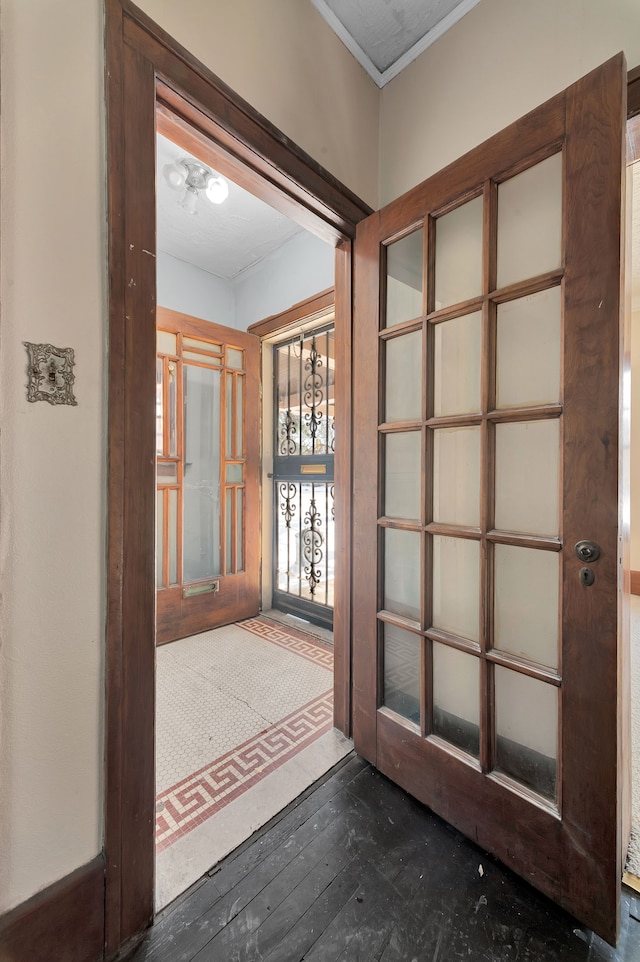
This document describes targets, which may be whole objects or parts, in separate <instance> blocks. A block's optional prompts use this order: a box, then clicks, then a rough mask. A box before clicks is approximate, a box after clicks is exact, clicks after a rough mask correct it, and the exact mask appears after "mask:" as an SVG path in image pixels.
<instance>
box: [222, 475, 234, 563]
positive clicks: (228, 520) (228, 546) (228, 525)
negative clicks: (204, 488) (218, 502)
mask: <svg viewBox="0 0 640 962" xmlns="http://www.w3.org/2000/svg"><path fill="white" fill-rule="evenodd" d="M232 511H233V488H227V490H226V492H225V529H226V532H225V565H224V570H225V574H230V573H231V572H233V547H232V546H233V513H232Z"/></svg>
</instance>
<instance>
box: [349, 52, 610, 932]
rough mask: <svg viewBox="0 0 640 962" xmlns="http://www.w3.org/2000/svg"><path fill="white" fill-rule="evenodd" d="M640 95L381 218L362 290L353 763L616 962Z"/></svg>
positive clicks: (519, 130) (597, 85) (572, 121)
mask: <svg viewBox="0 0 640 962" xmlns="http://www.w3.org/2000/svg"><path fill="white" fill-rule="evenodd" d="M625 85H626V75H625V71H624V62H623V57H622V56H620V57H617V58H614V59H613V60H612V61H610V62H609V63H607V64H605V65H604V66H603V67H602V68H600V69H599V70H597V71H595V72H593V73H592V74H590V75H589V76H587V77H586V78H584V79H583V80H582V81H580V82H579V83H577V84H575V85H574V86H572V87H570V88H569V89H568V90H567V91H565V92H564V93H563V94H561V95H558V96H557V97H555V98H554V99H553V100H551V101H550V102H549V103H547V104H545V105H544V106H542V107H540V108H539V109H537V110H535V111H533V112H532V113H531V114H529V115H528V116H526V117H524V118H523V119H522V120H520V121H518V122H517V123H516V124H514V125H512V126H511V127H509V128H507V129H506V130H505V131H503V132H501V133H500V134H498V135H496V136H495V137H493V138H492V139H491V140H489V141H487V142H486V143H485V144H483V145H482V146H481V147H479V148H477V149H475V150H473V151H472V152H470V153H469V154H467V155H466V156H465V157H463V158H462V159H461V160H459V161H458V162H456V163H454V164H452V165H450V166H449V167H447V168H446V169H445V170H443V171H441V172H440V173H438V174H436V175H435V176H433V177H431V178H430V179H429V180H427V181H426V182H425V183H423V184H421V185H420V186H418V187H416V188H415V189H414V190H412V191H410V192H409V193H408V194H406V195H404V196H403V197H401V198H400V199H398V200H397V201H394V202H393V203H391V204H390V205H389V206H388V207H385V208H384V209H383V210H382V211H379V212H377V213H376V214H373V215H371V216H370V217H369V218H367V219H366V220H365V221H363V222H362V223H361V224H360V225H359V226H358V234H357V240H356V266H355V305H356V307H355V311H356V316H355V326H354V327H355V350H354V390H355V404H354V411H355V415H354V571H355V574H354V608H353V611H354V662H353V679H354V738H355V745H356V749H357V750H358V751H359V752H360V753H361V754H362V755H364V756H365V757H366V758H368V759H370V760H371V761H372V762H373V763H374V764H376V765H377V767H378V768H379V769H380V770H381V771H382V772H384V773H385V774H386V775H388V776H389V777H390V778H392V779H393V780H394V781H396V782H398V783H399V784H400V785H402V786H403V787H404V788H405V789H407V790H408V791H409V792H411V793H412V794H413V795H415V796H416V797H417V798H419V799H421V800H422V801H423V802H425V803H426V804H427V805H429V806H430V807H431V808H432V809H433V810H434V811H435V812H437V813H438V814H440V815H441V816H443V817H444V818H445V819H447V821H449V822H451V823H452V824H453V825H455V826H457V827H458V828H459V829H461V830H462V831H463V832H464V833H465V834H467V835H469V836H470V837H471V838H473V839H475V840H477V841H478V843H479V844H480V845H481V846H483V847H484V848H486V849H488V850H489V851H490V852H492V853H494V854H495V855H497V856H498V857H499V858H500V859H501V860H502V861H503V862H505V863H506V864H507V865H509V866H511V867H512V868H513V869H514V870H515V871H516V872H518V873H519V874H521V875H522V876H524V877H525V878H527V879H529V880H530V881H531V882H532V884H533V885H535V886H536V887H537V888H539V889H541V890H542V891H543V892H545V893H547V894H548V895H549V896H550V897H551V898H553V899H554V900H556V901H557V902H559V903H560V904H561V905H563V906H564V907H565V908H567V909H568V910H569V911H570V912H572V913H573V914H574V915H576V916H577V917H578V918H579V919H580V920H581V921H582V922H584V923H586V924H587V925H589V926H590V927H591V928H593V929H595V930H596V931H597V932H599V933H600V934H601V935H603V936H604V937H605V938H607V939H608V940H610V941H613V940H615V937H616V927H617V916H618V906H619V894H620V876H621V858H622V851H623V848H624V839H622V841H621V836H622V835H623V834H624V828H623V824H622V820H621V809H620V806H621V784H622V780H623V774H624V772H623V769H624V764H625V763H624V759H623V758H622V757H621V744H622V742H621V735H620V715H619V712H618V697H619V696H620V697H621V692H620V690H619V685H620V681H619V675H618V667H619V663H620V651H619V648H620V647H621V644H620V641H619V638H620V634H619V611H618V606H619V594H618V591H619V585H620V584H621V575H620V570H621V568H620V564H621V562H620V557H621V553H620V551H621V549H620V542H619V525H618V493H619V444H618V431H619V428H618V425H619V403H620V382H621V368H620V339H621V334H620V330H621V328H620V294H619V292H620V238H621V235H620V221H621V191H622V187H621V185H622V175H623V133H624V119H625V108H624V96H625ZM585 540H588V541H592V542H595V543H597V545H598V549H593V551H592V553H591V554H590V553H589V550H587V549H585V550H584V551H583V553H582V554H581V553H580V550H579V549H577V548H576V546H577V544H578V543H579V542H581V541H585ZM598 550H599V556H597V552H598ZM596 556H597V557H596ZM426 857H428V853H426Z"/></svg>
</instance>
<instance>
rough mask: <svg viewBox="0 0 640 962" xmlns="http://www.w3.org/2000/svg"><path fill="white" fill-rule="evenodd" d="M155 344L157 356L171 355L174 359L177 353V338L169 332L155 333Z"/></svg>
mask: <svg viewBox="0 0 640 962" xmlns="http://www.w3.org/2000/svg"><path fill="white" fill-rule="evenodd" d="M156 344H157V348H158V354H173V355H174V357H175V355H176V354H177V353H178V349H177V337H176V335H175V334H171V333H170V332H169V331H156Z"/></svg>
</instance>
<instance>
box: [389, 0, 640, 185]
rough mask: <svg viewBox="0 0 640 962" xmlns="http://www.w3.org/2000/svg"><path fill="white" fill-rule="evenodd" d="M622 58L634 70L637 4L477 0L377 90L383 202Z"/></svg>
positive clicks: (639, 41)
mask: <svg viewBox="0 0 640 962" xmlns="http://www.w3.org/2000/svg"><path fill="white" fill-rule="evenodd" d="M620 50H624V51H625V53H626V56H627V62H628V66H629V67H630V68H631V67H633V66H635V65H636V64H638V63H640V3H639V2H638V0H561V2H558V0H535V2H533V3H532V2H531V0H482V2H481V3H479V4H478V5H477V6H476V7H474V8H473V10H472V11H471V12H470V13H468V14H467V15H466V16H465V17H463V18H462V20H460V21H459V22H458V23H457V24H456V25H455V26H454V27H453V28H452V29H451V30H449V31H448V33H446V34H445V35H444V36H443V37H441V38H440V40H438V41H437V42H436V43H435V44H433V46H431V47H429V48H428V49H427V50H426V51H425V53H423V54H422V55H421V56H420V57H419V58H418V59H417V60H416V61H414V63H413V64H411V66H409V67H408V68H407V69H406V70H404V71H403V72H402V73H401V74H400V75H399V76H398V77H396V78H395V80H392V81H391V83H389V84H388V85H387V86H386V87H385V88H384V89H383V91H382V100H381V113H380V199H381V202H382V203H387V202H388V201H390V200H392V199H393V198H394V197H398V196H399V195H400V194H403V193H404V192H405V191H406V190H408V189H409V188H411V187H413V186H415V184H418V183H420V181H422V180H424V179H425V178H427V177H429V176H430V175H431V174H432V173H435V171H437V170H439V169H440V168H441V167H444V166H445V165H446V164H448V163H450V162H451V161H453V160H455V159H456V158H457V157H459V156H460V155H461V154H463V153H465V152H466V151H467V150H470V149H471V148H472V147H474V146H476V145H477V144H479V143H482V141H483V140H486V139H487V138H488V137H490V136H491V135H492V134H494V133H496V132H497V131H499V130H501V129H502V128H503V127H505V126H506V125H507V124H509V123H511V122H512V121H514V120H517V118H518V117H520V116H521V115H522V114H524V113H526V112H527V111H528V110H531V109H532V108H533V107H536V106H537V105H538V104H541V103H543V102H544V101H545V100H547V99H548V98H549V97H551V96H553V94H555V93H557V92H558V91H559V90H562V89H563V88H564V87H566V86H568V85H569V84H571V83H573V81H575V80H577V79H578V78H579V77H581V76H582V75H583V74H585V73H587V72H588V71H589V70H590V69H592V68H593V67H596V66H597V65H598V64H599V63H601V62H603V61H604V60H606V59H608V58H609V57H610V56H613V55H614V54H615V53H617V52H618V51H620Z"/></svg>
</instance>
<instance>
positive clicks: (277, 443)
mask: <svg viewBox="0 0 640 962" xmlns="http://www.w3.org/2000/svg"><path fill="white" fill-rule="evenodd" d="M334 360H335V352H334V329H333V325H331V326H329V327H324V328H322V329H320V330H317V331H313V332H309V333H307V334H303V335H300V336H299V337H296V338H292V339H291V340H290V341H287V342H285V343H284V344H279V345H277V346H276V347H274V382H275V383H274V396H275V418H274V424H275V437H274V450H275V457H274V472H273V476H274V512H275V514H274V517H275V518H276V523H275V525H274V531H275V536H274V541H275V544H274V605H276V606H277V607H281V608H283V609H285V610H291V611H295V612H296V613H301V614H304V616H305V617H308V618H310V619H311V620H314V621H319V622H321V623H323V624H331V623H332V621H333V590H334V528H335V524H334V521H335V512H334V487H333V459H334V448H335V420H334V418H335V410H334V375H335V366H334Z"/></svg>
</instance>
